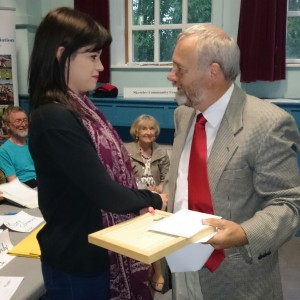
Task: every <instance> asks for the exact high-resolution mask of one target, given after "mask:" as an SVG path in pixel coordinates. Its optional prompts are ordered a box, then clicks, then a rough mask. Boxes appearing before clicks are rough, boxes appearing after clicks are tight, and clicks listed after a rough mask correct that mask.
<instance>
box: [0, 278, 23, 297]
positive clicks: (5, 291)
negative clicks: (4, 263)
mask: <svg viewBox="0 0 300 300" xmlns="http://www.w3.org/2000/svg"><path fill="white" fill-rule="evenodd" d="M23 279H24V277H8V276H0V295H1V296H0V297H1V300H9V299H10V298H11V297H12V296H13V294H14V293H15V291H16V290H17V288H18V287H19V285H20V284H21V282H22V280H23Z"/></svg>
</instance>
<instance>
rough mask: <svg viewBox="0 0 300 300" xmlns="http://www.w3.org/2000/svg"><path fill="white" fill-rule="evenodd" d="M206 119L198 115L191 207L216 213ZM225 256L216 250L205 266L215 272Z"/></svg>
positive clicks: (191, 164) (190, 179) (190, 183)
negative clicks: (211, 192)
mask: <svg viewBox="0 0 300 300" xmlns="http://www.w3.org/2000/svg"><path fill="white" fill-rule="evenodd" d="M205 123H206V119H205V118H204V117H203V115H202V114H199V115H198V116H197V121H196V124H195V130H194V136H193V141H192V147H191V154H190V162H189V171H188V199H189V209H191V210H195V211H200V212H204V213H208V214H214V209H213V206H212V199H211V194H210V188H209V181H208V173H207V146H206V133H205ZM224 257H225V254H224V250H214V252H213V253H212V255H211V256H210V257H209V259H208V260H207V262H206V264H205V266H206V267H207V268H208V269H209V270H210V271H211V272H214V271H215V270H216V269H217V268H218V266H219V265H220V263H221V262H222V261H223V259H224Z"/></svg>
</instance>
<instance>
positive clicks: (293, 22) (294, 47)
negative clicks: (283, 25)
mask: <svg viewBox="0 0 300 300" xmlns="http://www.w3.org/2000/svg"><path fill="white" fill-rule="evenodd" d="M286 62H287V63H297V64H299V63H300V0H289V1H288V12H287V36H286Z"/></svg>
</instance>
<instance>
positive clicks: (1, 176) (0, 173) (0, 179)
mask: <svg viewBox="0 0 300 300" xmlns="http://www.w3.org/2000/svg"><path fill="white" fill-rule="evenodd" d="M5 182H6V178H5V174H4V173H3V171H2V170H0V184H2V183H5Z"/></svg>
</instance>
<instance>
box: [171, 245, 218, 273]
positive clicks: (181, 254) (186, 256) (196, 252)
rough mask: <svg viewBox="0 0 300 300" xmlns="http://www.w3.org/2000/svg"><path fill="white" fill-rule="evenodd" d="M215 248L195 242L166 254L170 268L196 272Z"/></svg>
mask: <svg viewBox="0 0 300 300" xmlns="http://www.w3.org/2000/svg"><path fill="white" fill-rule="evenodd" d="M213 251H214V248H213V247H212V246H211V245H208V244H206V245H204V244H201V243H193V244H190V245H187V246H185V247H183V248H181V249H179V250H177V251H175V252H173V253H171V254H169V255H167V256H166V260H167V262H168V265H169V268H170V270H171V272H172V273H175V272H195V271H198V270H200V269H201V268H202V267H203V265H204V264H205V263H206V261H207V260H208V258H209V257H210V255H211V254H212V252H213Z"/></svg>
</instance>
